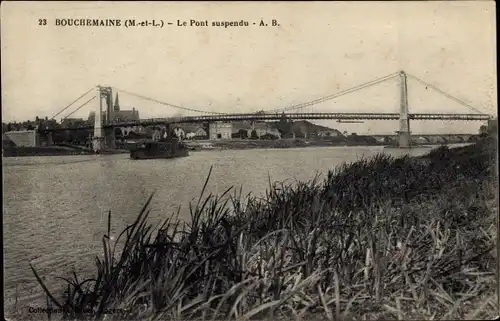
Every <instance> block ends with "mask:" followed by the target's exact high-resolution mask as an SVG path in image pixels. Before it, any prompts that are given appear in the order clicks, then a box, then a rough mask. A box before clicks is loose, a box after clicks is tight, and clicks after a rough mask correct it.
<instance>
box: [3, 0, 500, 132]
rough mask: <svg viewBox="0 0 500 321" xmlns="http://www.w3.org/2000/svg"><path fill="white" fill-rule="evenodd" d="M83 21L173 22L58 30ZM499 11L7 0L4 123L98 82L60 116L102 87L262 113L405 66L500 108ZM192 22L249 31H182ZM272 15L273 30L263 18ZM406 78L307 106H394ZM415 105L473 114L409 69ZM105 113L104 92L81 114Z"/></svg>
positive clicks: (211, 108) (463, 127)
mask: <svg viewBox="0 0 500 321" xmlns="http://www.w3.org/2000/svg"><path fill="white" fill-rule="evenodd" d="M80 18H85V19H87V18H89V19H121V21H122V23H123V22H124V21H125V20H127V19H135V20H136V21H143V20H149V21H152V19H155V21H157V22H158V21H163V23H164V26H163V28H158V27H131V28H125V27H97V26H89V27H74V26H73V27H68V26H65V27H63V26H57V25H56V19H80ZM495 18H496V17H495V3H494V2H493V1H471V2H467V1H460V2H424V1H422V2H420V1H419V2H375V1H373V2H274V3H271V2H212V3H208V2H184V3H183V2H136V3H134V2H120V3H118V2H64V1H61V2H2V6H1V39H2V42H1V46H2V56H1V63H2V69H1V73H2V74H1V77H2V119H3V122H6V121H12V120H16V121H23V120H27V119H34V118H35V117H36V116H39V117H45V116H48V117H49V118H50V117H51V116H53V115H54V114H55V113H57V112H58V111H59V110H61V109H62V108H64V107H66V106H67V105H68V104H70V103H71V102H72V101H74V100H75V99H76V98H77V97H79V96H80V95H81V94H83V93H85V92H87V91H88V90H90V89H92V88H94V90H91V92H90V93H89V94H88V95H87V96H85V97H84V98H82V100H81V101H79V102H77V103H75V105H74V106H73V107H72V108H69V109H68V111H67V112H65V113H62V114H61V115H59V116H57V118H58V119H59V118H62V117H64V116H66V115H67V114H69V112H70V111H72V110H74V109H75V108H77V107H78V106H79V105H80V104H81V103H83V102H85V101H86V100H88V98H89V97H90V98H91V97H92V96H91V95H95V94H96V90H95V88H96V86H97V85H103V86H112V87H113V90H114V92H115V93H116V92H117V91H118V90H125V91H129V92H133V93H136V94H139V95H141V96H146V97H150V98H153V99H156V100H159V101H162V102H166V103H170V104H174V105H178V106H184V107H188V108H194V109H198V110H204V111H207V112H225V113H226V112H227V113H238V112H242V113H243V112H255V111H258V110H270V109H276V108H284V107H288V106H293V105H296V104H299V103H302V102H307V101H311V100H315V99H318V98H321V97H324V96H328V95H332V94H335V93H337V92H340V91H342V90H346V89H349V88H352V87H355V86H358V85H360V84H363V83H366V82H369V81H372V80H374V79H378V78H381V77H384V76H386V75H390V74H394V73H397V72H398V71H400V70H404V71H405V72H406V73H407V74H408V75H412V76H414V77H417V78H418V79H422V80H424V81H425V82H427V83H429V84H431V85H433V86H436V87H438V88H439V89H441V90H443V91H445V92H447V93H449V94H451V95H452V96H454V97H456V98H458V99H460V100H462V101H464V102H466V103H467V104H469V105H471V106H473V107H474V108H476V109H478V110H480V111H481V112H484V113H488V114H491V115H496V114H497V111H496V110H497V106H496V104H497V91H496V87H497V86H496V85H497V84H496V59H495V57H496V46H495V42H496V31H495ZM39 19H46V21H47V24H46V25H40V24H39ZM190 19H195V20H198V21H205V20H207V21H208V23H209V24H211V22H212V21H240V20H244V21H248V22H249V23H250V26H248V27H229V28H223V27H212V26H208V27H195V26H193V27H190V26H186V27H184V26H177V20H180V21H181V22H182V21H187V22H188V25H189V21H190ZM261 19H262V20H263V21H264V23H267V24H268V26H267V27H261V26H259V24H260V21H261ZM272 19H276V20H277V22H278V23H279V26H272V25H271V21H272ZM167 22H171V23H173V25H167ZM254 22H255V23H256V25H253V23H254ZM399 86H400V79H399V78H393V79H390V80H388V81H386V82H384V83H381V84H378V85H376V86H372V87H369V88H365V89H363V90H359V91H356V92H353V93H350V94H347V95H344V96H341V97H338V98H336V99H333V100H329V101H326V102H323V103H321V104H317V105H314V106H313V107H308V108H305V109H302V110H298V111H302V112H382V113H383V112H392V113H396V112H398V111H399V104H400V89H399V88H400V87H399ZM118 92H119V95H120V105H121V108H122V109H132V107H135V108H136V109H138V110H139V112H140V116H141V118H150V117H168V116H180V115H195V113H192V112H185V111H182V110H177V109H175V108H172V107H167V106H165V105H161V104H158V103H155V102H151V101H148V100H144V99H139V98H137V97H134V96H132V95H129V94H126V93H125V92H120V91H118ZM408 103H409V109H410V112H413V113H425V112H429V113H453V112H455V113H474V111H471V110H470V109H468V108H467V107H465V106H463V105H461V104H459V103H457V102H456V101H453V100H451V99H449V98H446V97H444V96H443V95H440V94H438V93H436V92H435V91H434V90H432V89H431V88H426V87H425V86H422V85H421V84H420V83H419V82H418V81H416V80H415V79H414V78H411V77H408ZM96 108H97V100H94V101H92V103H90V104H88V105H86V106H85V107H83V108H82V109H81V110H80V111H78V112H76V113H75V114H73V116H72V117H84V118H86V117H88V114H89V112H90V111H91V110H96ZM314 122H315V123H318V124H321V125H326V126H330V127H333V128H336V129H339V130H341V131H347V132H349V133H351V132H356V133H358V134H368V133H373V134H388V133H394V131H396V130H397V127H398V122H397V121H367V122H365V123H363V124H339V123H337V122H335V121H314ZM480 125H482V123H481V122H450V121H448V122H443V121H428V122H423V121H413V122H411V131H412V132H413V133H476V132H477V130H478V128H479V126H480Z"/></svg>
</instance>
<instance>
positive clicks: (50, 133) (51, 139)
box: [47, 132, 54, 146]
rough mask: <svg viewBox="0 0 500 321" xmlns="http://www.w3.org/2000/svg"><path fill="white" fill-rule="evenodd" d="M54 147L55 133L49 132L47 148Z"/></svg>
mask: <svg viewBox="0 0 500 321" xmlns="http://www.w3.org/2000/svg"><path fill="white" fill-rule="evenodd" d="M52 145H54V139H53V133H52V132H48V134H47V146H52Z"/></svg>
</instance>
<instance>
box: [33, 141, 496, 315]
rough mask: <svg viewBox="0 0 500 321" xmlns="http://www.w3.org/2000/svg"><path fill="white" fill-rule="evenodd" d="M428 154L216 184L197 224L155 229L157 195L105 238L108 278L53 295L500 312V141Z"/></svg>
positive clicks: (118, 304)
mask: <svg viewBox="0 0 500 321" xmlns="http://www.w3.org/2000/svg"><path fill="white" fill-rule="evenodd" d="M467 148H468V149H467ZM422 159H423V160H424V161H415V159H412V158H408V157H405V158H399V159H395V158H392V157H389V156H385V155H379V156H377V157H374V158H371V159H362V160H360V161H358V162H355V163H352V164H346V165H342V166H340V167H338V168H336V169H335V170H332V171H331V172H330V173H329V174H328V175H327V177H326V178H325V179H324V180H323V181H322V182H317V181H312V182H302V183H297V184H294V185H283V184H272V185H271V186H270V188H269V191H268V193H267V197H266V199H258V198H246V199H244V198H242V197H241V195H238V193H235V194H234V196H235V197H234V198H233V199H232V200H231V201H229V203H225V199H224V198H223V197H217V196H209V197H203V198H201V202H199V203H198V205H197V206H193V208H192V213H191V215H192V220H191V221H192V223H191V228H190V229H187V228H186V227H183V226H182V225H179V224H177V223H176V222H175V220H174V219H171V220H170V221H168V222H166V223H165V224H163V225H162V226H161V228H160V232H159V233H152V234H151V230H150V227H148V225H149V223H147V221H146V220H147V216H148V212H147V205H148V203H149V201H148V203H147V204H146V206H145V207H144V210H143V211H142V212H141V214H140V215H139V217H138V218H137V221H136V223H135V224H134V225H132V226H131V227H130V228H129V229H128V232H126V233H124V234H123V235H122V236H121V238H122V239H123V238H125V240H121V239H120V238H119V239H120V240H117V241H110V240H109V238H108V237H106V236H105V237H104V238H103V244H104V252H105V255H104V256H102V257H101V258H100V259H99V261H98V263H97V265H96V268H97V270H98V276H97V277H96V281H90V282H86V283H85V285H82V286H81V287H80V286H76V288H77V289H75V288H74V287H73V286H69V289H70V292H69V293H68V295H67V297H65V298H64V299H62V300H57V303H53V304H52V306H53V307H56V306H55V305H56V304H58V305H61V307H63V308H64V309H65V310H66V311H81V310H87V309H88V310H89V311H92V312H91V313H90V314H91V315H92V316H99V315H100V314H102V311H104V309H117V310H115V312H116V311H126V310H127V311H128V312H126V313H127V315H126V316H124V315H120V314H118V313H116V314H114V315H111V317H116V319H120V320H121V319H124V318H125V317H126V318H127V319H128V318H130V319H143V318H145V317H147V316H150V315H152V314H154V315H156V316H157V317H158V319H193V320H194V319H202V318H208V317H212V316H213V317H214V318H216V319H218V318H222V317H225V316H227V317H229V318H234V317H235V316H238V317H241V316H242V315H243V316H245V317H251V316H253V317H259V318H264V317H271V318H272V319H276V318H279V317H283V318H286V319H290V318H293V317H294V315H300V316H301V318H302V319H310V318H311V315H321V316H322V317H327V318H328V319H333V318H337V319H338V318H340V317H344V318H356V319H361V318H363V317H365V318H384V319H387V318H391V319H392V318H403V319H406V318H419V319H428V318H430V317H431V316H432V317H434V318H490V317H493V316H494V315H493V314H495V313H496V314H497V313H498V312H496V311H495V310H494V309H495V308H496V294H495V275H494V274H493V272H494V271H495V268H496V266H495V262H496V251H495V250H494V249H495V248H496V243H495V242H496V221H495V217H496V211H497V210H498V208H497V199H496V198H495V196H496V193H497V188H498V187H497V186H498V182H497V181H496V177H495V178H494V179H492V176H493V175H495V174H496V168H494V167H492V166H494V165H493V164H494V162H493V160H494V159H496V145H495V143H494V142H491V141H481V142H480V143H478V144H476V145H473V146H470V147H464V148H457V149H452V150H448V149H446V148H441V149H438V150H437V151H435V152H433V153H431V154H429V155H428V156H427V157H426V158H422ZM231 194H232V193H231ZM151 223H152V225H153V226H155V225H156V224H155V223H156V222H151ZM110 224H112V220H111V222H110ZM108 226H109V225H108ZM108 230H109V228H108ZM108 234H109V232H108ZM118 241H120V242H119V243H120V244H122V243H123V241H125V244H124V245H123V247H124V250H123V251H122V252H121V253H120V254H119V255H117V256H115V257H116V261H115V260H113V259H112V257H113V256H114V255H112V254H111V253H110V250H109V249H110V248H111V247H114V245H115V242H118ZM34 268H35V269H36V267H34ZM80 282H81V280H76V281H75V283H74V284H75V285H77V284H80ZM87 285H92V286H90V287H89V288H87ZM54 295H55V298H59V297H60V295H59V294H54ZM54 301H55V300H54ZM271 313H272V314H271ZM74 316H77V315H74Z"/></svg>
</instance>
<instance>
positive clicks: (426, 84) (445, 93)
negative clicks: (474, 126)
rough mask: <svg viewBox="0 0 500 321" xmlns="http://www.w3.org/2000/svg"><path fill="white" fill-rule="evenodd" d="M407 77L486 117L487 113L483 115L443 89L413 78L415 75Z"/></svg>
mask: <svg viewBox="0 0 500 321" xmlns="http://www.w3.org/2000/svg"><path fill="white" fill-rule="evenodd" d="M407 75H408V76H409V77H411V78H413V79H415V80H416V81H418V82H419V83H420V84H422V85H424V86H426V87H430V88H432V89H434V90H435V91H437V92H438V93H440V94H442V95H444V96H446V97H447V98H450V99H452V100H454V101H456V102H458V103H459V104H461V105H463V106H465V107H467V108H469V109H470V110H473V111H475V112H476V113H479V114H482V115H486V114H485V113H483V112H482V111H480V110H478V109H476V108H474V107H472V106H471V105H469V104H467V103H466V102H464V101H462V100H460V99H458V98H456V97H454V96H452V95H450V94H448V93H447V92H445V91H443V90H441V89H439V88H437V87H436V86H433V85H431V84H429V83H427V82H425V81H423V80H422V79H420V78H418V77H417V76H413V75H410V74H407Z"/></svg>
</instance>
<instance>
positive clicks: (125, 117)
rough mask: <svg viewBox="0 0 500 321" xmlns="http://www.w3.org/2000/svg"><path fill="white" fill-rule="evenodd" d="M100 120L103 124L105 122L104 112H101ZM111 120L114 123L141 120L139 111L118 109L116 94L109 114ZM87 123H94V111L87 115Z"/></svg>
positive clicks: (118, 103)
mask: <svg viewBox="0 0 500 321" xmlns="http://www.w3.org/2000/svg"><path fill="white" fill-rule="evenodd" d="M101 119H102V120H103V121H104V122H106V121H107V116H106V112H105V111H103V112H102V118H101ZM111 119H112V120H113V121H114V122H126V121H138V120H140V119H141V118H140V117H139V111H138V110H136V109H135V108H132V110H121V109H120V102H119V98H118V93H117V94H116V97H115V103H114V106H113V111H112V113H111ZM88 121H89V122H90V123H91V124H94V122H95V111H91V112H90V113H89V118H88Z"/></svg>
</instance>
